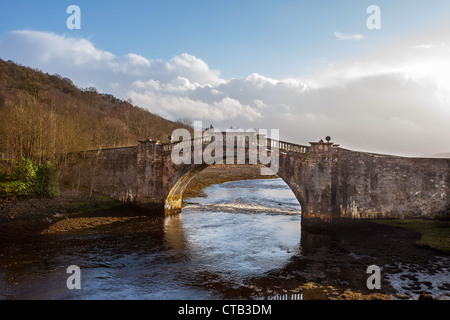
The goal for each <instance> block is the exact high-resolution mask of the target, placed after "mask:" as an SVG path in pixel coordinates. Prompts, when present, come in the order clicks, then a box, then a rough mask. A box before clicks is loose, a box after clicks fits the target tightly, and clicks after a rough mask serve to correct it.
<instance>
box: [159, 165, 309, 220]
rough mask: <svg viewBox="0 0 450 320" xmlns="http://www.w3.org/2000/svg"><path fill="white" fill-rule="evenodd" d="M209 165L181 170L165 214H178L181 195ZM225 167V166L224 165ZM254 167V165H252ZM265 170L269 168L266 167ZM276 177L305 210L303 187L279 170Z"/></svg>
mask: <svg viewBox="0 0 450 320" xmlns="http://www.w3.org/2000/svg"><path fill="white" fill-rule="evenodd" d="M246 165H247V166H252V165H251V164H246ZM210 166H211V165H207V164H202V165H192V166H191V167H190V168H187V169H186V170H183V173H182V174H181V175H180V177H179V178H178V180H176V181H174V182H173V185H172V187H171V189H170V191H169V193H168V195H167V198H166V200H165V203H164V209H165V212H166V214H167V213H168V214H171V213H179V212H180V211H181V208H182V204H183V194H184V192H185V191H186V189H187V187H188V186H189V184H190V183H191V182H192V181H193V180H194V179H195V177H197V176H198V175H199V174H200V172H202V171H203V170H205V169H207V168H208V167H210ZM224 166H226V165H224ZM253 166H254V165H253ZM266 167H267V168H269V170H270V167H269V166H266ZM274 174H276V175H277V176H278V177H280V178H281V179H282V180H283V181H284V183H285V184H286V185H287V186H288V187H289V188H290V189H291V191H292V192H293V194H294V195H295V197H296V198H297V201H298V202H299V204H300V207H301V210H302V212H303V210H305V209H306V205H307V203H306V201H305V191H304V190H305V187H302V186H301V185H299V182H298V181H295V180H294V179H289V178H288V177H289V175H288V174H287V173H286V172H285V171H284V170H282V169H280V170H279V171H278V172H277V173H275V172H274Z"/></svg>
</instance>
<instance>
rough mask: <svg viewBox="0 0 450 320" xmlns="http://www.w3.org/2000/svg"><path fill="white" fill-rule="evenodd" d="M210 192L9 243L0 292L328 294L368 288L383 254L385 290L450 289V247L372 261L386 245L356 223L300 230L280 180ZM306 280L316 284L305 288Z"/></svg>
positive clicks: (444, 292) (12, 295)
mask: <svg viewBox="0 0 450 320" xmlns="http://www.w3.org/2000/svg"><path fill="white" fill-rule="evenodd" d="M204 191H205V194H206V196H205V197H199V198H191V199H186V201H187V202H188V205H187V206H186V207H185V208H184V209H183V211H182V213H181V214H180V215H176V216H171V217H139V218H136V219H132V220H129V221H127V222H121V223H116V224H112V225H107V226H101V227H97V228H92V229H86V230H81V231H72V232H66V233H61V234H55V235H41V236H36V237H32V238H29V239H24V240H18V241H12V242H10V243H3V244H2V245H1V246H0V299H36V300H43V299H45V300H48V299H58V300H60V299H61V300H63V299H83V300H88V299H89V300H94V299H120V300H122V299H127V300H130V299H138V300H141V299H151V300H156V299H158V300H179V299H182V300H202V299H240V298H243V299H249V298H250V299H268V298H271V297H273V296H276V295H278V294H286V293H293V292H302V293H304V294H303V295H302V296H301V298H304V299H322V298H327V297H330V296H333V295H334V296H338V295H340V294H342V293H343V292H344V290H346V289H349V288H350V289H352V290H359V291H367V287H366V279H367V277H368V275H367V274H366V273H365V271H366V270H365V269H366V268H367V266H368V265H370V264H373V263H377V262H379V263H380V264H381V265H382V267H383V268H384V269H383V270H384V271H388V273H386V274H383V276H382V280H383V282H382V283H383V290H382V291H383V292H386V293H389V294H391V293H393V292H395V291H397V292H400V293H402V294H404V293H409V294H410V295H411V297H413V298H414V295H416V296H417V294H418V292H419V291H420V290H422V289H424V290H427V291H428V292H429V293H431V294H435V295H438V296H439V297H440V298H445V297H448V295H449V292H450V291H449V290H450V288H449V284H448V262H449V259H448V256H445V255H436V254H434V253H432V252H428V251H421V252H427V253H424V256H423V259H424V261H426V263H430V265H431V264H432V265H433V268H431V269H430V268H428V269H426V270H424V269H423V268H422V267H423V266H424V264H421V265H420V266H419V265H417V266H415V265H414V263H415V262H414V260H411V259H409V257H410V255H416V254H417V252H411V253H410V255H407V256H406V258H405V259H403V258H402V257H403V256H401V255H400V256H399V255H396V256H394V257H391V256H389V258H390V260H389V259H388V258H387V257H386V256H384V255H381V256H380V255H378V258H376V259H375V260H374V258H373V254H372V253H373V252H378V251H379V250H378V251H377V250H376V248H375V249H374V248H373V247H371V248H369V249H367V250H368V251H367V252H366V251H365V250H366V249H365V247H364V246H362V245H361V243H360V241H358V239H359V238H358V237H359V236H357V237H356V238H355V239H356V240H355V239H354V238H352V236H351V235H348V232H345V236H344V237H339V236H336V235H330V234H329V233H325V234H324V233H321V232H316V231H308V232H306V231H302V232H303V234H302V232H301V208H300V206H299V204H298V201H297V200H296V198H295V196H294V195H293V193H292V191H291V190H290V189H289V188H288V187H287V186H286V184H285V183H284V182H283V181H282V180H281V179H270V180H244V181H234V182H227V183H224V184H220V185H213V186H210V187H208V188H206V189H205V190H204ZM127 214H130V213H127ZM391 236H398V233H395V234H393V235H390V234H388V236H387V238H388V239H389V237H391ZM353 243H357V245H353ZM380 245H381V246H382V245H385V243H381V244H380ZM394 247H395V246H394ZM378 249H379V248H378ZM400 250H401V248H399V249H398V251H400ZM394 252H396V251H395V249H394ZM426 263H425V266H426ZM399 264H400V266H399ZM69 266H78V267H79V268H80V278H79V280H80V285H81V289H80V290H76V289H75V290H69V289H68V287H67V279H68V278H69V277H70V276H71V274H69V273H67V268H68V267H69ZM421 268H422V269H421ZM405 270H406V271H405ZM408 270H409V271H408ZM411 277H413V279H412V278H411ZM414 277H415V279H416V281H414ZM421 277H425V278H426V281H425V280H423V281H421V280H422V278H421ZM411 279H412V280H411ZM408 281H409V282H411V281H413V283H412V284H410V283H409V282H408ZM421 282H423V287H421V286H422V284H421ZM305 283H308V284H310V285H309V289H308V290H306V289H305V290H303V291H299V290H298V288H299V286H300V285H302V284H305ZM314 283H315V284H317V285H314ZM325 286H328V289H327V290H325V291H326V292H325V293H324V289H323V288H325ZM408 286H411V287H408ZM417 286H419V287H417ZM289 290H290V291H289ZM402 290H403V291H402ZM413 291H416V293H415V294H414V293H412V292H413ZM297 298H298V296H297Z"/></svg>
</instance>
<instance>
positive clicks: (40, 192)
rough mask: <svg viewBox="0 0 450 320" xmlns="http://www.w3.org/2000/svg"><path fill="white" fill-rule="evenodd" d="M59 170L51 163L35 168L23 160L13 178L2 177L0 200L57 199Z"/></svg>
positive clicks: (29, 162)
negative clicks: (17, 198)
mask: <svg viewBox="0 0 450 320" xmlns="http://www.w3.org/2000/svg"><path fill="white" fill-rule="evenodd" d="M58 178H59V170H58V168H57V167H56V166H54V165H53V164H52V163H51V162H50V161H48V162H46V163H43V164H41V165H39V166H35V165H34V164H33V163H32V162H31V161H29V160H26V159H24V160H22V162H21V163H20V165H18V166H17V167H16V168H14V171H13V173H12V174H11V176H7V175H3V176H2V177H0V198H13V197H24V196H28V197H31V196H43V197H51V198H53V197H57V196H59V195H60V190H59V186H58Z"/></svg>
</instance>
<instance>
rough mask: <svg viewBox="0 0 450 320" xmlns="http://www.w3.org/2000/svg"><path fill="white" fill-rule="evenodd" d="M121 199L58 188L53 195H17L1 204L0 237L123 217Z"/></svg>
mask: <svg viewBox="0 0 450 320" xmlns="http://www.w3.org/2000/svg"><path fill="white" fill-rule="evenodd" d="M123 206H124V204H123V203H122V202H120V201H116V200H113V199H110V198H108V197H104V196H101V195H95V194H94V195H92V196H91V195H90V192H88V191H78V192H76V191H73V190H68V189H63V190H61V195H60V196H59V197H56V198H19V199H12V200H8V201H4V202H3V203H1V204H0V238H2V239H15V238H19V237H28V236H33V235H38V234H50V233H56V232H64V231H71V230H78V229H84V228H92V227H96V226H99V225H102V224H109V223H113V222H119V221H125V220H127V219H129V218H130V217H121V216H120V214H118V211H117V209H120V208H121V207H123Z"/></svg>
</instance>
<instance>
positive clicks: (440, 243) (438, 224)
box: [377, 219, 450, 252]
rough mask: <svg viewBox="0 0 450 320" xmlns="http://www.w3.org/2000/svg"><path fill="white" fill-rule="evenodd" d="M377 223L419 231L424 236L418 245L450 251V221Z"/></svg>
mask: <svg viewBox="0 0 450 320" xmlns="http://www.w3.org/2000/svg"><path fill="white" fill-rule="evenodd" d="M377 223H380V224H385V225H389V226H393V227H401V228H407V229H410V230H414V231H417V232H419V233H420V234H421V235H422V237H421V239H420V240H418V241H417V242H416V243H417V244H419V245H426V246H429V247H431V248H434V249H438V250H441V251H447V252H448V251H450V221H448V220H428V219H404V220H401V219H382V220H379V221H377Z"/></svg>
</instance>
